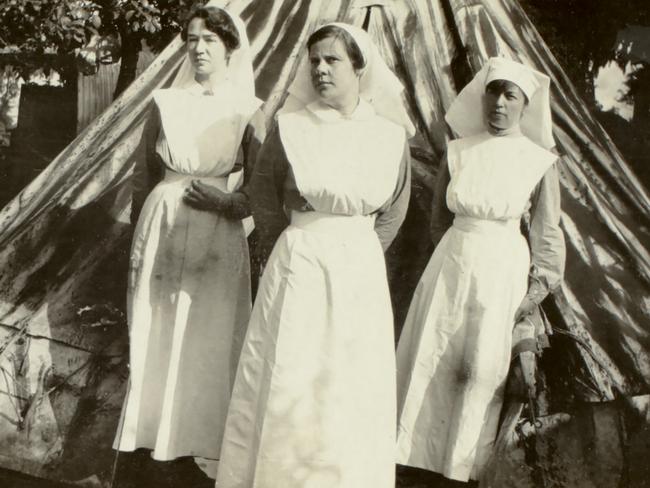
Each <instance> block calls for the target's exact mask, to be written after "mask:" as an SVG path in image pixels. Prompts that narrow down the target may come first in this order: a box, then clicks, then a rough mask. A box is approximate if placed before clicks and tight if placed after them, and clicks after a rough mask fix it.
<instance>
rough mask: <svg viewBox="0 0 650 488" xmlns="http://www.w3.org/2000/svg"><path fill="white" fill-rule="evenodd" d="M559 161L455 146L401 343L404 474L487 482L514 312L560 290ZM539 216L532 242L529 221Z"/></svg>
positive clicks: (523, 150)
mask: <svg viewBox="0 0 650 488" xmlns="http://www.w3.org/2000/svg"><path fill="white" fill-rule="evenodd" d="M556 158H557V156H556V155H555V154H553V153H551V152H549V151H546V150H545V149H542V148H541V147H540V146H537V145H536V144H534V143H533V142H532V141H530V140H529V139H528V138H526V137H525V136H523V135H522V134H521V133H513V134H509V135H505V136H502V137H496V136H492V135H490V134H489V133H483V134H479V135H477V136H472V137H467V138H463V139H458V140H455V141H452V142H451V143H450V144H449V146H448V151H447V158H446V159H447V161H446V164H444V165H443V169H442V171H443V172H442V174H441V175H440V176H439V178H438V185H437V188H436V192H435V199H434V207H433V215H432V222H433V223H432V236H433V239H434V242H435V243H436V244H437V246H436V248H435V251H434V253H433V255H432V256H431V259H430V261H429V264H428V265H427V268H426V270H425V271H424V273H423V275H422V277H421V279H420V282H419V284H418V286H417V288H416V291H415V294H414V297H413V300H412V302H411V306H410V308H409V312H408V316H407V319H406V323H405V326H404V329H403V331H402V336H401V337H400V341H399V344H398V350H397V364H398V409H399V424H398V458H397V461H398V463H400V464H404V465H409V466H415V467H419V468H423V469H427V470H430V471H435V472H438V473H441V474H443V475H444V476H446V477H448V478H451V479H455V480H459V481H467V480H468V479H478V477H479V476H480V474H481V472H482V469H483V467H484V465H485V463H486V461H487V459H488V456H489V454H490V452H491V447H492V445H493V443H494V440H495V437H496V432H497V426H498V419H499V414H500V411H501V406H502V403H503V393H504V387H505V380H506V376H507V373H508V369H509V364H510V354H511V344H512V331H513V328H514V325H515V318H514V317H515V311H516V310H517V308H518V306H519V305H520V303H521V302H522V300H523V299H524V297H525V296H528V297H529V298H530V299H531V300H532V301H533V302H534V303H540V302H541V300H542V299H543V298H544V297H545V296H546V294H547V293H548V292H549V291H550V290H552V289H553V288H554V287H556V286H558V285H559V284H560V281H561V279H562V275H563V271H564V259H565V250H564V239H563V235H562V231H561V229H560V227H559V219H560V205H559V185H558V180H557V173H556V169H555V166H554V161H555V160H556ZM527 210H530V214H531V220H530V236H529V241H528V242H527V240H526V239H525V237H524V236H523V235H522V233H521V226H520V223H521V218H522V216H523V215H524V213H526V211H527Z"/></svg>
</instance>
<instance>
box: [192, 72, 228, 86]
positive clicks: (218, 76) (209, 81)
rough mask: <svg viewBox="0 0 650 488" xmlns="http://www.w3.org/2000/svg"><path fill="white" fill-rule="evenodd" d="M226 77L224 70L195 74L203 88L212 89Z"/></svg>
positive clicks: (195, 78)
mask: <svg viewBox="0 0 650 488" xmlns="http://www.w3.org/2000/svg"><path fill="white" fill-rule="evenodd" d="M225 78H226V76H225V73H224V72H215V73H211V74H203V73H196V74H195V75H194V80H196V82H197V83H198V84H199V85H201V86H202V87H203V88H206V89H210V88H212V87H213V86H215V85H218V84H219V83H221V82H222V81H223V80H224V79H225Z"/></svg>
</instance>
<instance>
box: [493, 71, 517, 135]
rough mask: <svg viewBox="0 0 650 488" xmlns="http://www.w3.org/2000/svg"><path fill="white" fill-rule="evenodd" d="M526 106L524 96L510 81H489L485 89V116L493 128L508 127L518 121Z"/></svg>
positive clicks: (501, 128)
mask: <svg viewBox="0 0 650 488" xmlns="http://www.w3.org/2000/svg"><path fill="white" fill-rule="evenodd" d="M525 107H526V96H525V95H524V92H523V91H521V88H519V87H518V86H517V85H515V84H514V83H513V82H511V81H505V80H504V81H503V82H502V83H490V84H488V86H487V87H486V89H485V118H486V120H487V122H488V124H489V125H490V126H492V127H493V128H495V129H500V130H503V129H510V128H511V127H513V126H514V125H516V124H518V123H519V120H520V119H521V116H522V115H523V113H524V108H525Z"/></svg>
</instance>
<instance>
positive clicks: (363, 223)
mask: <svg viewBox="0 0 650 488" xmlns="http://www.w3.org/2000/svg"><path fill="white" fill-rule="evenodd" d="M291 225H292V226H293V227H297V228H299V229H302V230H306V231H310V232H323V233H327V234H336V233H346V234H349V233H361V232H363V233H365V232H368V231H372V230H374V228H375V217H374V215H335V214H329V213H324V212H298V211H296V210H293V211H292V212H291Z"/></svg>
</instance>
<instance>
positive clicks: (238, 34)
mask: <svg viewBox="0 0 650 488" xmlns="http://www.w3.org/2000/svg"><path fill="white" fill-rule="evenodd" d="M182 38H183V39H184V41H185V46H186V50H187V54H186V59H185V60H184V62H183V64H182V66H181V68H180V70H179V72H178V74H177V75H176V78H175V80H174V82H173V83H172V86H171V87H170V88H167V89H162V90H157V91H155V92H154V94H153V102H154V103H153V105H154V108H153V112H152V115H151V120H150V121H149V125H148V128H147V129H146V130H147V134H145V137H144V139H145V140H146V141H147V144H148V151H147V154H148V157H149V160H148V161H147V164H142V165H140V166H138V167H137V168H136V170H137V171H136V174H135V175H134V180H135V182H134V185H135V188H134V197H133V213H132V220H133V222H135V221H136V220H137V225H136V226H135V233H134V237H133V245H132V251H131V267H130V276H129V289H128V304H127V307H128V308H127V310H128V322H129V333H130V380H129V389H128V393H127V397H126V399H125V402H124V408H123V412H122V418H121V423H120V426H119V430H118V433H117V436H116V439H115V448H116V449H118V450H120V451H133V450H135V449H138V448H146V449H150V450H152V451H153V452H152V456H153V458H154V459H156V460H161V461H167V460H172V459H175V458H178V457H182V456H196V457H203V458H209V459H218V457H219V450H220V446H221V437H222V435H223V429H224V423H225V418H226V413H227V408H228V402H229V400H230V393H231V386H232V381H233V379H234V374H235V370H236V364H237V359H238V357H239V352H240V349H241V343H242V340H243V337H244V335H245V327H246V324H247V322H248V319H249V316H250V308H251V295H250V294H251V292H250V272H249V257H248V246H247V242H246V233H245V230H244V226H243V223H242V218H244V217H246V216H247V215H249V214H250V211H249V210H248V201H247V198H246V196H245V195H243V194H242V193H239V192H236V191H235V192H233V190H234V189H235V188H236V181H235V179H236V176H235V175H234V173H233V172H234V167H235V163H236V160H237V156H238V153H239V150H240V148H241V147H242V144H244V149H245V150H244V153H245V154H246V155H248V156H251V154H250V151H248V149H249V148H250V147H251V145H252V144H253V143H254V141H253V139H252V137H253V136H252V135H251V134H252V133H251V127H250V125H249V124H250V122H251V119H252V117H253V115H254V114H255V113H256V112H257V111H258V108H259V106H260V104H261V101H260V100H258V99H257V98H256V97H255V87H254V77H253V70H252V64H251V55H250V50H249V46H248V40H247V37H246V30H245V28H244V25H243V23H242V22H241V20H240V19H238V18H237V17H234V16H232V15H231V14H229V13H227V12H226V11H224V10H221V9H219V8H216V7H200V8H198V9H196V10H194V11H193V12H192V14H191V15H190V17H189V20H188V22H187V24H186V26H185V29H184V30H183V32H182ZM157 175H159V176H157ZM154 184H155V186H154ZM152 187H153V189H152V190H151V188H152ZM145 197H146V199H145Z"/></svg>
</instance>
